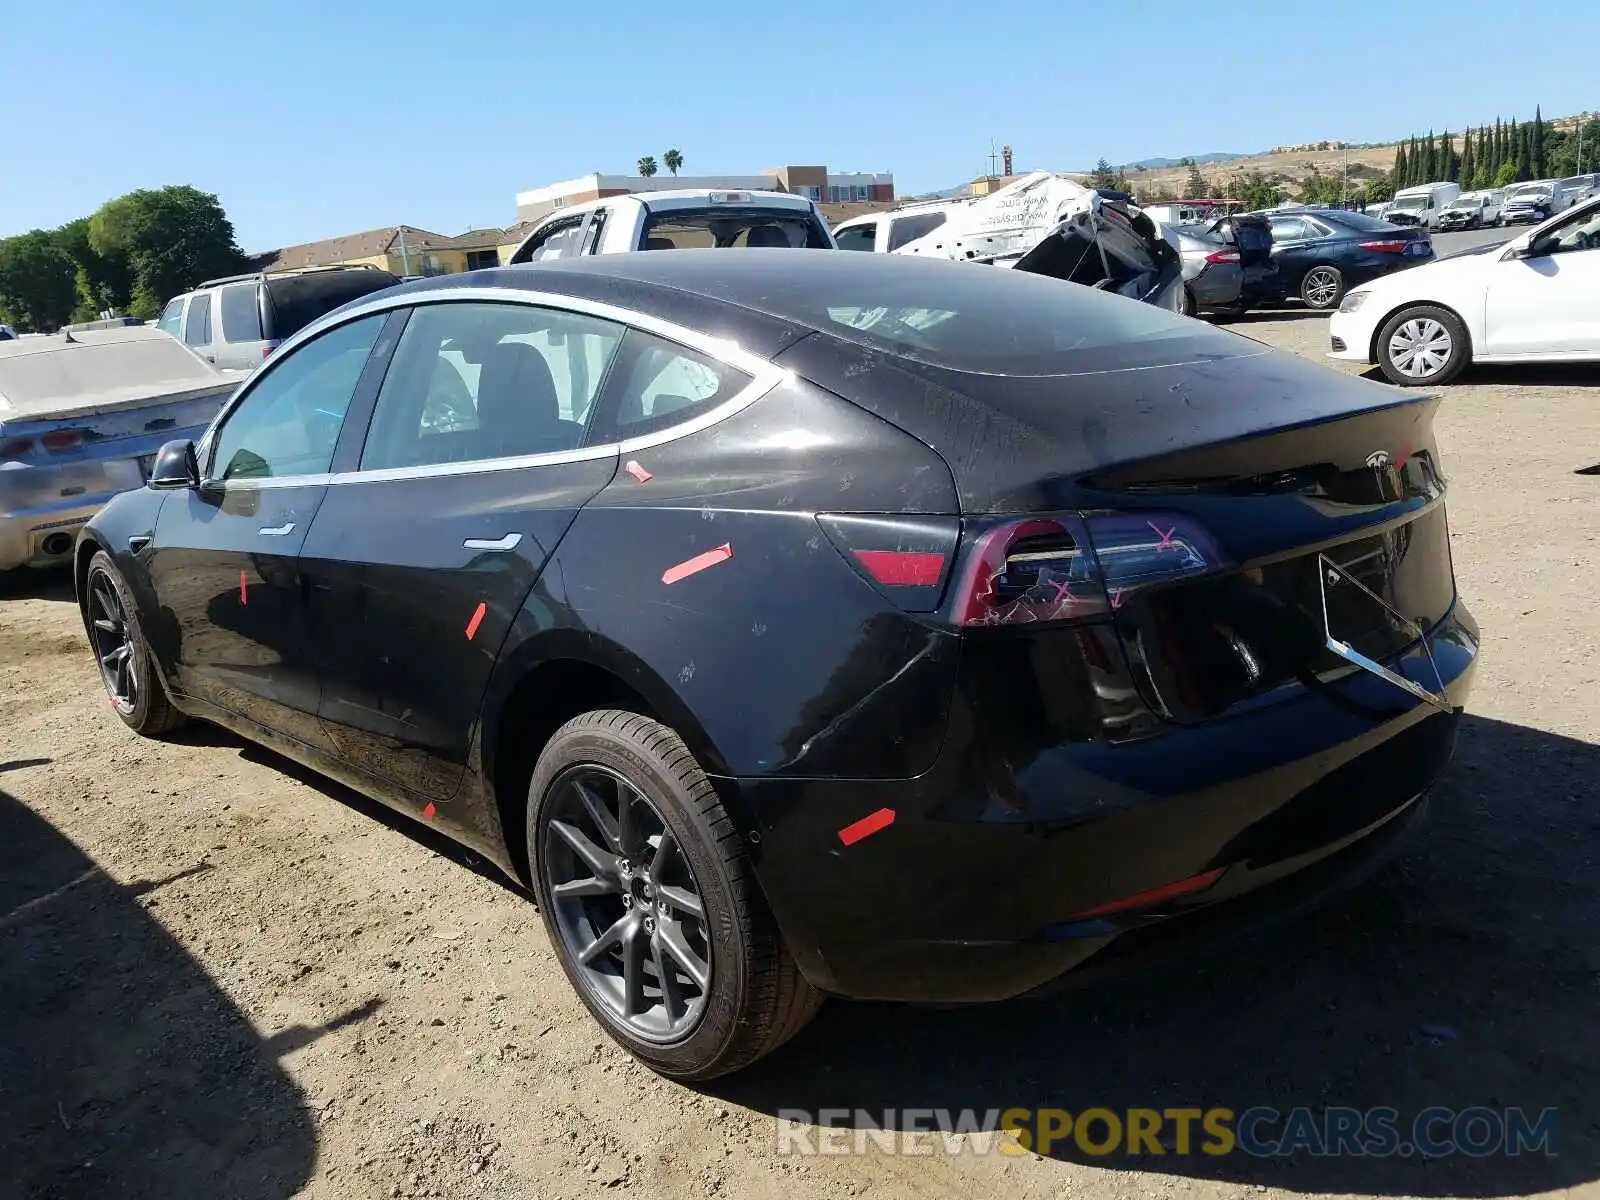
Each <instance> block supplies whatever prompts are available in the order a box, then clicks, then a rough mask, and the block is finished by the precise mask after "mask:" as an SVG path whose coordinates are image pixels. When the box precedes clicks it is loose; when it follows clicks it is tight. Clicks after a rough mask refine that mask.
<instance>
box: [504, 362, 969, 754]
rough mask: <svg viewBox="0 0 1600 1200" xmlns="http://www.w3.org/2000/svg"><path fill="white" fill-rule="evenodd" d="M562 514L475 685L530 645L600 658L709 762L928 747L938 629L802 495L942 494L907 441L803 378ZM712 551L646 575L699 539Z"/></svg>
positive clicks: (865, 507) (933, 736)
mask: <svg viewBox="0 0 1600 1200" xmlns="http://www.w3.org/2000/svg"><path fill="white" fill-rule="evenodd" d="M623 466H624V469H623V470H621V471H619V472H618V473H617V475H616V478H615V479H614V480H613V482H612V483H611V484H610V485H609V486H608V487H607V488H605V489H604V490H603V491H601V493H600V494H599V495H598V496H597V497H595V499H594V500H593V501H591V502H590V503H589V505H588V506H586V507H585V508H584V509H583V511H582V512H581V513H580V514H579V515H578V518H577V520H576V521H575V522H574V524H573V527H572V529H571V530H570V531H569V532H568V534H567V536H566V537H565V538H564V539H563V540H562V543H561V545H560V547H559V548H558V550H557V551H556V554H555V556H554V558H553V559H552V561H551V563H550V565H549V567H548V568H547V569H546V570H545V572H544V574H543V576H542V577H541V579H540V580H539V583H538V585H537V586H536V587H535V588H534V591H533V594H532V595H531V596H530V597H529V599H528V602H527V604H526V605H525V606H524V609H523V612H522V614H521V615H520V617H519V619H518V621H517V622H516V625H515V626H514V628H513V630H512V633H511V637H510V639H509V640H508V643H507V648H506V651H505V653H504V654H503V657H502V662H501V664H500V667H499V668H497V672H496V678H495V681H494V683H493V684H492V685H491V689H490V700H489V706H488V714H489V719H488V721H487V722H486V729H485V736H486V741H487V743H488V744H489V745H493V744H494V740H495V738H496V737H497V736H498V731H497V729H496V728H495V727H494V718H493V713H494V711H495V709H496V706H497V705H498V703H499V702H500V699H499V698H501V697H504V696H505V695H507V694H508V693H509V692H510V690H511V688H512V687H514V686H515V683H516V680H517V679H518V678H519V677H520V676H521V675H522V674H523V673H525V672H526V671H527V670H528V669H530V668H531V667H532V666H534V665H535V664H537V663H539V662H542V661H548V660H550V659H560V658H581V659H586V660H589V661H593V662H596V663H598V664H599V665H602V666H606V667H607V668H608V669H610V670H611V671H612V672H613V673H614V674H617V675H619V676H620V677H621V678H622V679H623V680H624V682H627V683H628V684H630V686H632V687H634V688H635V690H637V691H639V692H640V693H641V694H642V695H643V696H644V697H645V698H646V699H647V700H648V701H650V702H651V704H652V706H653V707H655V708H656V709H657V710H658V711H659V712H660V713H661V715H662V717H663V718H664V719H665V720H667V721H668V722H669V723H670V724H673V725H674V726H675V727H676V728H678V729H679V731H680V733H682V734H683V736H684V737H685V740H686V741H687V742H688V743H689V744H690V748H691V749H692V750H694V751H695V752H696V754H697V756H698V757H699V758H700V760H701V762H702V764H703V765H704V766H705V767H706V768H707V770H708V771H711V772H712V773H714V774H720V775H734V776H741V775H745V776H754V775H777V774H788V775H817V776H832V775H852V776H883V777H904V776H909V775H913V774H915V773H917V772H918V771H920V770H922V769H924V768H925V767H926V766H927V764H929V763H931V762H932V761H933V758H934V756H935V755H936V753H937V750H938V746H939V743H940V740H941V738H942V737H943V732H944V724H945V721H946V718H947V714H948V709H949V703H950V698H951V695H952V693H953V689H954V681H955V670H956V664H957V649H958V641H957V639H956V638H955V637H954V636H953V635H951V634H949V633H947V632H943V631H940V630H938V629H935V628H933V627H932V626H930V625H929V624H927V623H926V622H925V621H924V620H922V619H919V618H918V617H916V616H915V615H911V614H906V613H902V612H900V611H899V610H898V609H897V608H896V607H895V606H894V605H893V604H892V603H890V602H889V601H888V599H887V598H886V597H884V596H883V595H882V594H881V593H880V592H879V591H878V590H877V589H876V588H875V587H873V586H872V585H871V584H870V583H868V582H867V581H866V580H865V579H864V578H863V577H861V576H860V575H858V574H857V573H856V572H855V570H854V569H853V568H852V567H851V566H850V565H849V564H848V563H847V562H846V561H845V559H844V557H843V556H842V554H841V553H840V552H839V551H838V550H836V549H835V548H834V545H833V543H832V542H831V541H829V539H828V538H827V536H826V535H825V534H824V533H823V531H822V529H821V527H820V525H819V524H818V523H817V521H816V519H815V515H814V514H816V513H818V512H875V513H886V512H887V513H894V512H905V513H945V514H953V513H954V512H955V511H956V498H955V488H954V484H953V481H952V479H951V476H950V473H949V470H948V468H947V467H946V466H945V465H944V463H943V461H942V460H941V459H940V458H939V457H938V456H937V455H936V454H934V453H933V452H932V451H931V450H929V449H928V448H927V447H926V446H923V445H922V444H920V443H918V442H917V441H915V440H914V439H912V438H910V437H909V436H907V435H905V434H903V433H901V432H900V431H898V430H896V429H894V428H892V427H891V426H889V425H888V424H887V423H885V422H883V421H881V420H879V419H878V418H876V417H873V416H871V415H869V414H867V413H865V412H862V411H861V410H859V409H857V408H856V407H854V406H853V405H851V404H848V403H847V402H845V401H843V400H840V399H838V398H837V397H834V396H831V395H829V394H827V393H825V392H823V391H821V390H820V389H817V388H814V387H812V386H810V385H808V384H805V383H803V382H799V381H796V382H792V383H785V384H780V385H779V387H778V388H777V389H776V390H775V391H774V392H772V393H769V394H768V395H767V396H766V397H764V398H763V399H761V400H759V401H757V402H756V403H755V404H754V405H752V406H751V407H750V408H748V409H746V410H744V411H743V412H742V413H739V414H737V415H735V416H733V417H730V418H729V419H728V420H726V421H723V422H720V423H719V424H717V425H714V426H712V427H710V428H709V429H706V430H702V431H700V432H698V433H696V434H693V435H691V436H688V437H684V438H681V439H678V440H675V441H672V442H668V443H665V444H662V445H658V446H654V447H652V448H649V449H647V450H646V449H641V450H638V451H637V452H635V453H629V452H627V451H624V454H623ZM719 547H726V554H724V555H719V556H717V557H719V558H720V561H717V562H716V563H715V564H714V565H710V566H706V567H705V568H704V569H701V570H699V571H697V572H695V573H693V574H690V575H687V576H686V577H684V578H681V579H676V580H675V581H673V582H666V581H664V575H665V574H666V573H667V572H669V571H670V570H671V569H672V568H674V567H676V566H679V565H680V564H684V563H688V562H690V561H691V560H694V559H696V558H697V556H700V555H703V554H706V553H707V552H708V551H713V550H716V549H717V548H719Z"/></svg>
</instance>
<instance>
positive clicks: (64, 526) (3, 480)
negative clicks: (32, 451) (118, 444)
mask: <svg viewBox="0 0 1600 1200" xmlns="http://www.w3.org/2000/svg"><path fill="white" fill-rule="evenodd" d="M143 486H144V476H143V475H142V474H141V473H140V469H139V464H138V460H136V459H124V460H120V461H102V462H89V463H74V464H72V465H71V466H52V467H0V571H3V570H9V569H11V568H12V567H48V566H53V565H56V564H58V563H64V562H67V561H70V560H71V558H72V545H73V542H74V541H75V540H76V539H77V536H78V530H79V529H81V528H82V527H83V526H84V524H85V523H86V522H87V521H88V520H89V518H90V517H92V516H94V514H95V513H97V512H98V511H100V508H101V506H102V505H104V504H105V503H106V501H108V500H110V499H111V498H112V497H113V496H115V495H117V494H118V493H119V492H126V491H130V490H132V489H133V488H137V487H143Z"/></svg>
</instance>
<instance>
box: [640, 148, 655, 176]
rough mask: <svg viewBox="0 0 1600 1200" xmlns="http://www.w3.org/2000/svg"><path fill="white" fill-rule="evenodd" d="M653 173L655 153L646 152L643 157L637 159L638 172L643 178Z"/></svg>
mask: <svg viewBox="0 0 1600 1200" xmlns="http://www.w3.org/2000/svg"><path fill="white" fill-rule="evenodd" d="M655 173H656V159H655V155H653V154H646V155H645V156H644V157H643V158H641V159H640V160H639V174H640V175H641V176H643V177H644V178H645V179H649V178H650V177H651V176H652V175H654V174H655Z"/></svg>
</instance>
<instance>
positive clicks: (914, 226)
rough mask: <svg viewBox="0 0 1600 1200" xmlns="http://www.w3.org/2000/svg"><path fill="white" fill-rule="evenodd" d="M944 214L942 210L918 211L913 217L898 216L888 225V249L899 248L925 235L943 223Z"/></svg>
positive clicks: (891, 250) (894, 249) (892, 250)
mask: <svg viewBox="0 0 1600 1200" xmlns="http://www.w3.org/2000/svg"><path fill="white" fill-rule="evenodd" d="M944 221H945V214H944V213H942V212H933V213H919V214H918V215H916V216H914V217H900V218H897V219H896V220H895V221H893V222H891V223H890V225H889V251H890V253H893V252H894V251H896V250H898V249H900V247H901V246H904V245H905V244H906V243H907V242H914V241H916V240H917V239H918V238H919V237H927V235H928V234H930V233H932V232H933V231H934V230H935V229H937V228H939V226H941V225H943V224H944Z"/></svg>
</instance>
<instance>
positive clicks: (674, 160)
mask: <svg viewBox="0 0 1600 1200" xmlns="http://www.w3.org/2000/svg"><path fill="white" fill-rule="evenodd" d="M661 161H662V163H663V164H664V165H665V166H666V168H667V170H669V171H671V172H672V173H673V174H674V175H676V174H677V173H678V168H679V167H681V166H683V155H682V154H680V153H678V151H676V150H668V151H667V152H666V153H665V154H663V155H662V156H661Z"/></svg>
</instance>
